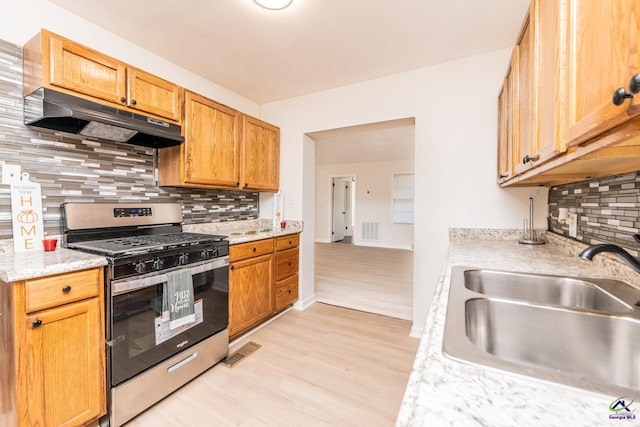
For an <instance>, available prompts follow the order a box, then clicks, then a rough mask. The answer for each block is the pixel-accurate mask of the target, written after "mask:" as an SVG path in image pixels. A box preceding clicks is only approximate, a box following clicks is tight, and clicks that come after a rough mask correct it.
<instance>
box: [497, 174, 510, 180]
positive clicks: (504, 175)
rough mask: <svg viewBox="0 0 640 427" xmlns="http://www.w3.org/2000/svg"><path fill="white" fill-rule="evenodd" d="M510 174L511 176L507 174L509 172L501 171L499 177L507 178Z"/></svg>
mask: <svg viewBox="0 0 640 427" xmlns="http://www.w3.org/2000/svg"><path fill="white" fill-rule="evenodd" d="M508 176H509V175H507V174H505V173H501V174H500V175H498V178H499V179H502V178H506V177H508Z"/></svg>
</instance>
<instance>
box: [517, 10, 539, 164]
mask: <svg viewBox="0 0 640 427" xmlns="http://www.w3.org/2000/svg"><path fill="white" fill-rule="evenodd" d="M533 34H534V33H533V30H532V24H531V22H530V20H526V21H525V24H524V27H523V30H522V33H521V38H520V41H519V42H518V49H517V50H516V52H517V55H514V57H513V59H514V60H515V61H516V62H517V65H518V66H517V69H515V70H514V71H513V72H516V73H517V76H518V78H517V81H516V82H515V85H514V90H515V91H516V93H517V100H516V102H515V104H514V105H515V114H514V116H513V117H514V126H515V127H516V130H517V138H516V139H515V140H514V147H513V148H514V152H513V155H514V159H515V161H516V167H515V172H516V173H520V172H521V171H523V170H526V169H529V168H530V167H531V161H530V160H528V159H530V158H532V157H533V155H534V153H533V151H534V145H533V141H534V140H535V135H534V132H535V131H536V129H535V127H534V126H533V124H534V122H535V114H536V110H535V96H536V93H535V88H534V81H535V80H534V77H535V76H534V68H533V65H534V59H533V53H534V49H533V47H534V43H533Z"/></svg>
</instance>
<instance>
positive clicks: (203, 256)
mask: <svg viewBox="0 0 640 427" xmlns="http://www.w3.org/2000/svg"><path fill="white" fill-rule="evenodd" d="M200 259H209V251H208V250H206V249H205V250H204V251H202V252H200Z"/></svg>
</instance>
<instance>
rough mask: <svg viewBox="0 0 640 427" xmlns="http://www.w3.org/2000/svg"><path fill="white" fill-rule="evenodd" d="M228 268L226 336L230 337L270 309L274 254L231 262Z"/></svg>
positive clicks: (271, 309) (271, 303)
mask: <svg viewBox="0 0 640 427" xmlns="http://www.w3.org/2000/svg"><path fill="white" fill-rule="evenodd" d="M229 270H230V272H229V336H231V337H233V336H234V335H237V334H238V333H240V332H243V331H245V330H247V329H249V328H251V327H252V326H255V325H256V324H258V323H260V322H261V321H262V320H264V319H266V318H267V317H269V316H270V315H271V314H272V312H273V286H272V283H273V255H272V254H268V255H261V256H257V257H253V258H248V259H245V260H243V261H237V262H233V261H231V265H230V266H229Z"/></svg>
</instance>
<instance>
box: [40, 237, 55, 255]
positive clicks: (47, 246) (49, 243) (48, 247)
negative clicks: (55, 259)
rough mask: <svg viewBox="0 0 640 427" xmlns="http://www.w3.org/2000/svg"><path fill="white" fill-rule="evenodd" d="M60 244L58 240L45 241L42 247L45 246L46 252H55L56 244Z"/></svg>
mask: <svg viewBox="0 0 640 427" xmlns="http://www.w3.org/2000/svg"><path fill="white" fill-rule="evenodd" d="M57 243H58V239H44V240H43V241H42V246H44V250H45V251H47V252H50V251H55V250H56V244H57Z"/></svg>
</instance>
